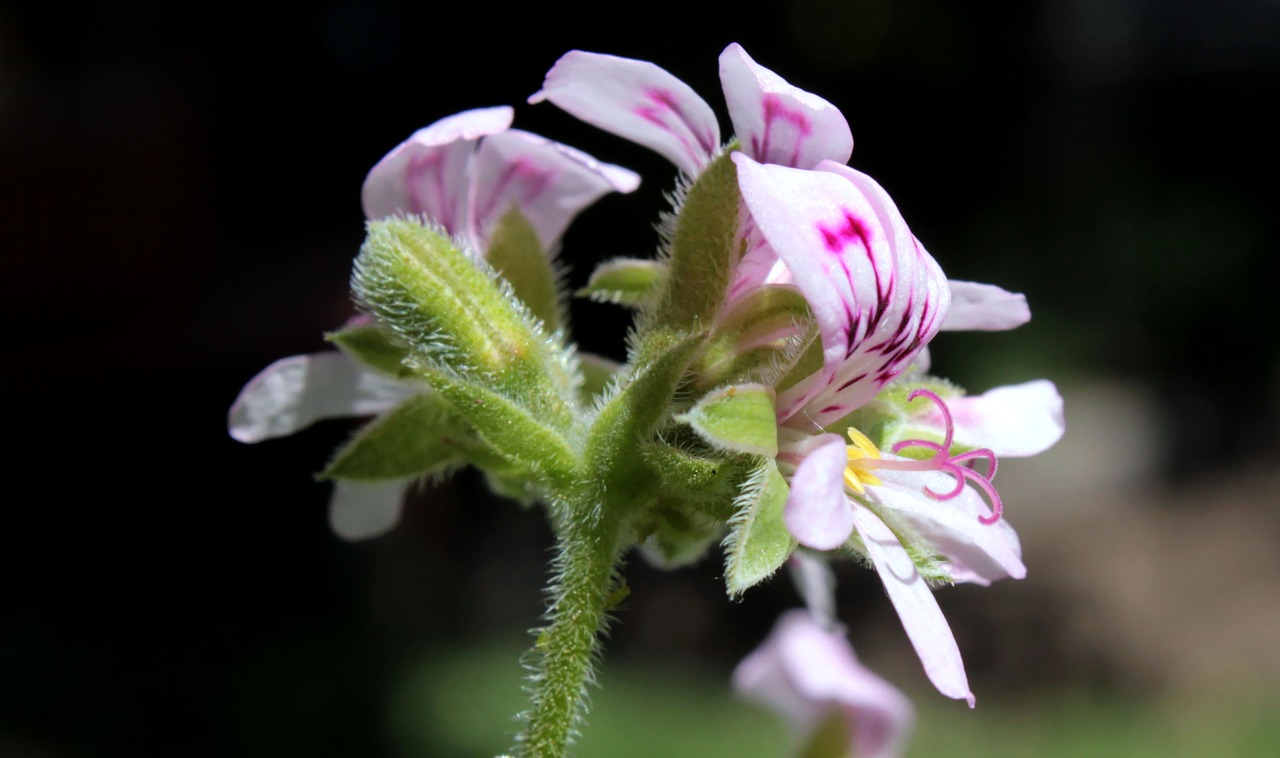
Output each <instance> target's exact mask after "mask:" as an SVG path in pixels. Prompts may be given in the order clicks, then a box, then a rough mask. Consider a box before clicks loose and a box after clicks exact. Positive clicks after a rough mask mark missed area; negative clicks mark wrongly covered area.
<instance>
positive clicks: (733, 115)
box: [720, 42, 853, 168]
mask: <svg viewBox="0 0 1280 758" xmlns="http://www.w3.org/2000/svg"><path fill="white" fill-rule="evenodd" d="M720 83H721V85H722V86H723V87H724V98H725V102H726V103H727V104H728V106H729V118H730V120H731V121H733V129H734V132H735V134H736V136H737V138H738V142H739V144H741V145H742V149H743V150H744V151H745V152H746V153H747V154H748V155H750V156H751V157H752V158H754V159H755V160H757V161H759V162H760V163H776V164H779V165H782V166H791V167H794V168H813V167H814V166H817V165H818V163H819V162H821V161H823V160H824V159H826V160H833V161H835V162H837V163H846V162H848V160H849V156H850V155H852V154H853V134H852V133H851V132H850V131H849V122H848V121H846V120H845V118H844V114H842V113H840V111H839V109H837V108H836V107H835V106H834V105H832V104H831V103H829V102H827V101H826V100H824V99H822V98H821V97H818V96H817V95H814V94H812V93H810V92H805V91H804V90H802V89H800V88H798V87H794V86H792V85H791V84H788V83H787V81H786V80H785V79H783V78H782V77H780V76H778V75H777V74H775V73H774V72H772V71H770V70H769V69H767V68H765V67H764V66H761V65H759V64H758V63H756V62H755V61H754V60H752V59H751V56H749V55H747V51H746V50H743V49H742V46H741V45H739V44H738V43H736V42H735V43H733V44H731V45H729V46H728V47H726V48H725V49H724V52H722V53H721V54H720Z"/></svg>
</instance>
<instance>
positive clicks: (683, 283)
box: [652, 145, 745, 329]
mask: <svg viewBox="0 0 1280 758" xmlns="http://www.w3.org/2000/svg"><path fill="white" fill-rule="evenodd" d="M733 149H735V147H734V146H732V145H731V146H730V147H729V148H727V149H726V150H724V151H723V152H722V153H721V154H720V155H719V156H717V157H716V158H715V159H714V160H713V161H711V163H710V164H709V165H708V166H707V167H706V168H705V169H704V170H703V171H702V173H700V174H698V178H697V179H695V180H694V182H693V184H692V185H690V186H689V187H688V189H687V190H686V191H685V192H684V193H683V202H681V203H680V205H679V209H678V210H677V211H676V214H675V218H674V219H673V220H672V222H671V223H670V225H669V227H668V228H667V231H668V232H669V240H668V241H667V245H666V253H667V255H666V263H667V266H668V272H669V273H668V276H667V282H666V287H665V288H664V289H663V292H662V298H661V300H660V302H659V305H658V308H657V311H656V313H655V314H654V317H653V320H652V324H653V325H655V326H665V327H675V328H680V329H701V328H706V327H707V326H709V325H710V324H711V323H712V321H713V320H714V318H715V316H716V314H717V313H719V312H720V308H721V306H722V305H723V303H724V300H725V294H726V292H727V290H728V287H729V278H730V274H731V273H732V271H733V267H734V265H735V264H736V263H737V261H738V259H739V258H740V257H741V255H742V250H743V246H744V244H745V242H744V240H743V239H742V237H741V235H740V234H739V226H740V224H739V221H740V219H739V215H740V213H741V203H742V197H741V195H740V194H739V192H738V173H737V167H736V166H734V163H733V161H732V160H731V159H730V157H729V156H730V153H731V152H732V150H733Z"/></svg>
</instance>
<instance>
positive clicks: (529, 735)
mask: <svg viewBox="0 0 1280 758" xmlns="http://www.w3.org/2000/svg"><path fill="white" fill-rule="evenodd" d="M608 510H609V509H605V511H606V513H607V512H608ZM575 516H576V517H573V518H570V519H568V520H567V523H566V524H565V528H564V530H563V532H562V533H561V535H560V541H559V550H560V554H559V556H558V558H557V559H556V569H557V573H558V575H557V577H556V581H555V585H554V588H553V597H554V598H555V600H554V602H553V604H552V605H551V608H550V610H549V611H548V616H549V617H550V619H551V623H550V625H548V626H546V627H545V628H543V629H542V630H541V632H540V633H539V635H538V641H537V643H536V644H535V645H534V648H533V657H534V666H533V676H532V678H531V682H532V683H531V686H530V695H531V696H532V707H531V708H530V710H529V711H527V712H526V713H525V714H524V716H525V728H524V730H523V732H522V733H521V734H520V735H519V737H517V738H516V741H517V748H516V754H517V755H519V756H520V758H562V757H563V756H565V755H566V754H567V751H568V748H569V744H570V743H571V742H572V741H573V739H574V737H576V736H577V731H578V724H579V722H580V720H581V718H582V712H583V710H584V708H585V705H586V698H587V686H588V685H591V684H594V681H595V675H594V671H593V664H594V663H595V659H596V657H597V655H598V654H599V648H600V636H601V633H602V632H603V631H604V628H605V626H606V625H607V624H608V621H609V619H608V613H607V606H608V600H609V597H610V595H611V594H612V593H613V591H614V587H615V584H616V579H617V572H616V567H617V560H618V557H619V553H620V541H619V539H618V537H619V524H618V519H617V518H616V517H609V516H607V515H606V516H605V517H603V518H598V519H592V518H590V517H589V516H587V514H586V513H585V512H583V511H578V512H577V514H575Z"/></svg>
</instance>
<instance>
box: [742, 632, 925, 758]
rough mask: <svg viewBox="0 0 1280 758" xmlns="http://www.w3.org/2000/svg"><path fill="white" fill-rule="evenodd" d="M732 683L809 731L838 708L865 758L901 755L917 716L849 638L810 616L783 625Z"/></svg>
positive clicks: (854, 745)
mask: <svg viewBox="0 0 1280 758" xmlns="http://www.w3.org/2000/svg"><path fill="white" fill-rule="evenodd" d="M733 680H734V686H735V687H736V688H737V689H738V690H739V691H740V692H741V693H742V694H743V695H745V696H746V697H748V698H750V699H752V700H754V701H756V702H759V703H761V704H763V705H765V706H767V707H770V708H773V709H774V710H776V711H778V712H780V713H781V714H782V715H783V716H784V717H785V718H787V720H788V721H790V722H791V723H792V724H793V725H794V726H795V727H796V728H797V729H799V730H800V731H802V732H807V731H809V730H810V729H812V728H813V727H814V726H816V725H817V723H818V722H819V721H820V720H821V719H822V718H823V717H824V716H825V715H826V714H827V713H828V712H829V711H830V709H831V707H832V706H836V707H839V708H840V709H841V710H842V711H843V714H844V716H845V718H846V719H847V720H848V723H849V733H850V735H851V738H852V744H851V745H850V748H851V750H852V754H853V755H855V756H857V757H858V758H889V756H897V755H900V754H901V751H902V747H903V743H904V742H905V740H906V736H907V734H908V732H909V731H910V728H911V725H912V722H913V721H914V718H915V714H914V710H913V708H912V707H911V703H910V701H908V700H907V699H906V697H904V696H903V695H902V693H900V692H898V690H897V689H895V688H894V687H893V686H892V685H890V684H889V683H888V682H886V681H884V680H883V679H881V678H880V677H879V676H876V675H875V674H874V673H872V672H871V671H870V670H868V669H867V668H866V667H864V666H863V665H862V664H861V663H859V662H858V659H857V658H856V656H854V654H853V650H852V649H851V648H850V647H849V643H848V641H847V640H846V639H845V636H844V634H843V633H842V632H839V631H833V630H828V629H826V628H825V627H823V626H822V625H821V624H820V623H819V622H818V621H817V620H816V619H814V618H813V617H812V616H810V615H809V614H807V613H805V612H804V611H789V612H788V613H786V614H784V615H783V616H782V617H781V618H780V619H778V623H777V624H775V625H774V629H773V631H772V632H771V633H770V635H769V637H768V639H766V640H765V641H764V643H763V644H761V646H760V647H759V648H757V649H756V650H755V651H754V652H753V653H752V654H751V655H750V656H748V657H747V658H746V659H745V660H743V662H742V663H741V664H739V666H738V668H737V670H736V671H734V676H733Z"/></svg>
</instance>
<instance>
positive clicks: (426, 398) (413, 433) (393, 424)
mask: <svg viewBox="0 0 1280 758" xmlns="http://www.w3.org/2000/svg"><path fill="white" fill-rule="evenodd" d="M468 437H470V434H469V432H468V431H467V428H466V425H465V424H463V423H462V421H461V419H459V418H458V416H457V415H456V414H455V413H454V412H453V411H452V410H451V409H450V408H449V405H448V404H447V403H446V402H445V401H444V400H443V399H442V398H441V397H440V396H439V395H437V394H435V393H434V392H423V393H421V394H418V395H414V396H413V397H411V398H409V399H408V400H405V401H404V402H402V403H400V405H398V406H396V407H395V408H392V409H391V410H390V411H387V412H386V413H384V414H382V415H381V416H379V417H378V418H376V419H374V420H373V421H371V422H370V423H369V424H367V425H365V427H364V428H363V429H361V430H360V432H359V433H357V434H356V436H355V437H354V438H352V440H351V441H350V442H348V443H347V444H346V445H344V446H343V447H342V448H341V449H340V450H338V452H337V454H336V455H334V457H333V460H332V461H330V463H329V466H328V467H327V468H326V469H325V470H324V471H323V472H321V473H320V475H319V476H320V478H322V479H350V480H353V481H378V480H382V479H403V478H407V477H413V476H422V475H426V474H431V473H435V472H438V471H441V470H443V469H445V468H448V467H449V466H451V465H456V464H459V463H462V462H463V460H464V456H463V453H464V445H465V442H464V440H465V439H466V438H468ZM473 444H474V443H473Z"/></svg>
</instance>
